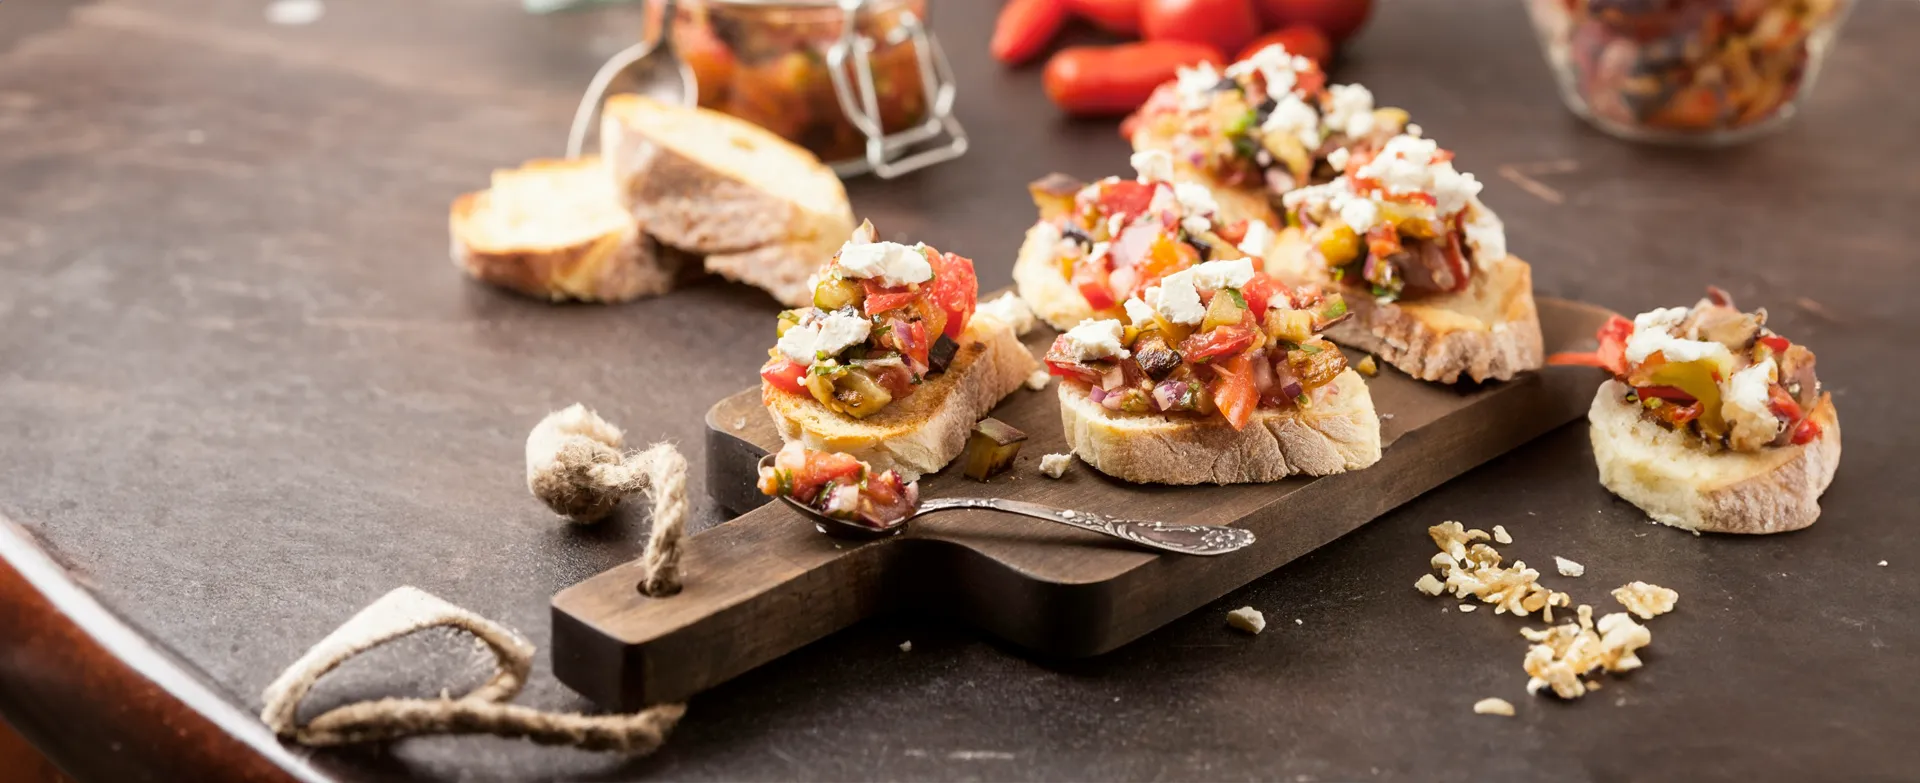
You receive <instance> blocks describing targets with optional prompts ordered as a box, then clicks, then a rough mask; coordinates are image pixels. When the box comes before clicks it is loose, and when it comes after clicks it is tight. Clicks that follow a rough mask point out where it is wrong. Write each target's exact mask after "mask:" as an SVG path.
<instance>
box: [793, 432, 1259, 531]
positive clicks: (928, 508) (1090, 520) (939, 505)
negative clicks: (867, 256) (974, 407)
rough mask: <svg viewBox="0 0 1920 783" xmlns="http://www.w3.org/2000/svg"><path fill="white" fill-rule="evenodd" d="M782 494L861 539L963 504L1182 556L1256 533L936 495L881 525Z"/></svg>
mask: <svg viewBox="0 0 1920 783" xmlns="http://www.w3.org/2000/svg"><path fill="white" fill-rule="evenodd" d="M773 456H774V455H772V454H768V455H767V456H764V457H761V458H760V467H761V468H763V469H764V468H767V467H770V466H771V465H772V464H773V463H772V460H773ZM779 498H780V499H781V500H784V501H786V503H787V505H789V506H792V507H793V508H794V509H795V510H797V511H799V512H800V513H801V514H804V515H806V517H807V518H808V519H811V520H813V526H814V528H815V529H817V530H819V531H820V532H822V533H825V534H827V535H830V536H833V537H835V538H851V539H858V540H869V539H875V538H884V537H886V536H891V535H896V534H898V533H899V532H900V531H903V530H906V529H907V523H908V522H911V521H913V520H914V519H917V518H919V517H923V516H926V515H928V514H932V513H935V512H939V511H951V510H953V509H962V508H983V509H989V510H993V511H1005V512H1007V513H1009V514H1019V515H1021V516H1024V517H1033V518H1034V519H1044V520H1047V521H1048V522H1058V523H1060V524H1063V525H1068V526H1071V527H1077V528H1080V529H1081V530H1087V531H1092V532H1095V533H1100V534H1103V535H1109V536H1113V537H1114V538H1121V539H1126V540H1128V541H1132V542H1134V543H1136V544H1140V545H1142V546H1145V547H1148V548H1151V549H1159V550H1164V551H1167V552H1175V553H1179V554H1183V555H1224V554H1226V553H1228V552H1232V551H1234V550H1237V549H1240V548H1242V547H1245V546H1247V545H1249V544H1252V543H1253V533H1252V532H1251V531H1247V530H1241V529H1239V528H1232V527H1220V526H1218V525H1169V524H1167V523H1165V522H1153V521H1147V520H1139V519H1119V518H1117V517H1109V516H1103V515H1100V514H1092V513H1088V512H1085V511H1073V510H1071V509H1064V508H1054V507H1052V506H1043V505H1040V504H1039V503H1027V502H1024V501H1019V500H1007V499H1005V498H936V499H933V500H928V501H924V502H922V503H921V504H920V507H919V508H918V509H916V510H915V511H914V512H913V513H912V514H909V515H907V516H906V517H905V518H902V519H900V520H898V521H896V522H894V523H893V524H892V525H889V526H887V527H882V528H877V527H871V526H868V525H863V524H860V523H858V522H854V521H851V520H846V519H835V518H833V517H830V516H827V515H826V514H823V513H821V512H819V511H817V510H815V509H812V508H809V507H808V506H807V505H806V504H805V503H801V502H800V501H798V500H794V499H793V498H790V497H787V496H786V495H780V496H779Z"/></svg>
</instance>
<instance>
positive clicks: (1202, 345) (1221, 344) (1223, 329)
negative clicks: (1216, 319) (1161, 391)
mask: <svg viewBox="0 0 1920 783" xmlns="http://www.w3.org/2000/svg"><path fill="white" fill-rule="evenodd" d="M1252 344H1253V330H1252V329H1249V328H1247V327H1245V326H1217V327H1214V328H1213V329H1212V330H1211V331H1208V332H1206V333H1204V334H1196V335H1193V336H1191V337H1188V338H1187V339H1185V340H1182V341H1180V355H1181V356H1183V357H1186V359H1187V361H1190V362H1198V361H1204V360H1206V359H1211V358H1213V357H1216V356H1226V355H1227V354H1237V353H1239V352H1241V351H1244V350H1246V349H1247V346H1249V345H1252Z"/></svg>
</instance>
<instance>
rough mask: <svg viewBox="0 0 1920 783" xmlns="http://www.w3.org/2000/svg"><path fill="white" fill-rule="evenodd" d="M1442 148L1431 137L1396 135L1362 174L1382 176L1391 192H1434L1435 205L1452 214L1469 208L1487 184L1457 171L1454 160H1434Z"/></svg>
mask: <svg viewBox="0 0 1920 783" xmlns="http://www.w3.org/2000/svg"><path fill="white" fill-rule="evenodd" d="M1439 151H1440V145H1438V144H1435V143H1434V142H1433V141H1432V140H1431V139H1422V138H1417V137H1414V136H1408V135H1405V134H1402V135H1399V136H1395V137H1393V138H1392V139H1389V140H1387V144H1386V146H1385V147H1382V148H1381V149H1380V154H1378V155H1375V156H1374V157H1373V160H1370V161H1367V164H1366V165H1364V166H1361V167H1360V171H1359V176H1360V177H1362V178H1364V179H1375V180H1379V181H1380V184H1381V185H1383V186H1385V187H1386V189H1387V192H1388V193H1395V194H1403V193H1428V194H1431V195H1432V196H1433V199H1434V202H1435V209H1436V210H1438V211H1439V213H1440V214H1441V215H1442V216H1443V217H1444V216H1450V215H1452V214H1454V213H1456V212H1459V211H1460V210H1462V209H1464V208H1466V206H1467V200H1468V199H1471V198H1473V197H1475V196H1478V195H1479V194H1480V190H1481V188H1483V187H1485V185H1483V184H1481V182H1480V181H1479V180H1477V179H1474V176H1473V175H1472V174H1463V173H1461V172H1459V171H1455V170H1454V168H1453V161H1451V160H1440V161H1436V160H1434V158H1435V157H1436V156H1437V155H1438V153H1439Z"/></svg>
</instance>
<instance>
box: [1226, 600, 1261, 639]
mask: <svg viewBox="0 0 1920 783" xmlns="http://www.w3.org/2000/svg"><path fill="white" fill-rule="evenodd" d="M1227 625H1231V626H1233V627H1235V628H1238V629H1240V630H1242V631H1246V632H1247V633H1250V634H1254V635H1256V636H1257V635H1259V633H1260V632H1261V631H1264V630H1267V618H1266V615H1263V614H1261V613H1260V610H1258V609H1255V608H1253V607H1251V606H1242V607H1240V608H1238V609H1235V610H1233V611H1231V612H1228V613H1227Z"/></svg>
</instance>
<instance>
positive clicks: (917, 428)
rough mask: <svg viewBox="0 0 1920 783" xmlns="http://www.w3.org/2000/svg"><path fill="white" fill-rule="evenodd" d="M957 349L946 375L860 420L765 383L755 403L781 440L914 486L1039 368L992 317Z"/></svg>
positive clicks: (976, 324)
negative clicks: (890, 473) (841, 456)
mask: <svg viewBox="0 0 1920 783" xmlns="http://www.w3.org/2000/svg"><path fill="white" fill-rule="evenodd" d="M959 343H960V350H959V352H958V353H956V354H954V358H953V363H952V364H950V365H948V366H947V370H946V372H943V373H938V374H935V375H932V376H929V377H928V378H927V379H926V381H925V382H924V383H922V384H921V385H920V388H918V389H916V390H915V391H914V393H913V396H910V397H908V398H906V399H904V400H898V401H895V402H893V403H892V404H889V405H888V406H886V407H885V408H882V409H880V412H879V413H876V414H874V415H872V416H868V417H867V418H864V419H856V418H853V417H852V416H846V415H843V414H840V413H836V412H834V411H832V410H830V409H828V408H827V407H826V406H824V405H821V404H820V402H819V401H818V400H815V399H813V398H812V397H808V396H803V395H799V394H793V393H790V392H786V391H782V390H780V389H776V388H773V387H772V386H771V385H768V384H767V383H766V382H764V381H762V382H761V384H760V400H761V402H762V403H764V404H765V405H766V406H767V412H768V413H769V414H771V415H772V416H773V424H774V427H775V428H777V429H778V430H779V431H780V438H781V439H782V440H785V441H789V442H790V441H795V440H797V441H800V442H801V443H803V444H805V445H806V447H807V448H810V449H817V450H820V451H839V452H845V453H847V454H851V455H853V456H854V457H856V458H858V459H860V460H861V461H862V462H865V463H867V464H868V465H870V466H872V467H873V469H874V470H876V471H883V470H897V471H899V472H900V475H901V477H903V478H905V479H906V480H908V481H913V480H916V479H918V478H920V476H922V475H924V474H927V473H933V472H936V471H938V470H940V469H941V468H944V467H946V466H947V463H949V462H952V461H953V458H954V457H957V456H960V452H961V451H962V450H964V449H965V448H966V445H967V437H968V435H970V434H971V433H972V432H973V425H974V424H976V423H978V422H979V421H980V419H981V417H984V416H986V415H987V413H988V412H989V411H991V410H993V407H994V406H995V405H998V404H1000V401H1001V400H1002V399H1005V398H1006V396H1007V395H1009V394H1012V393H1013V392H1014V391H1015V390H1017V389H1019V388H1020V387H1021V386H1022V385H1024V384H1025V383H1026V382H1027V378H1028V376H1031V375H1032V374H1033V371H1034V370H1035V369H1037V368H1038V367H1039V366H1040V363H1039V362H1038V361H1036V360H1035V359H1034V358H1033V354H1032V353H1029V352H1028V351H1027V347H1026V346H1025V345H1022V344H1021V343H1020V338H1019V337H1017V336H1015V335H1014V333H1013V327H1012V326H1009V325H1007V324H1004V323H1001V322H1000V321H999V320H997V319H994V318H975V319H973V321H972V322H971V323H969V324H967V330H966V331H965V332H963V333H962V334H961V335H960V340H959Z"/></svg>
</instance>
